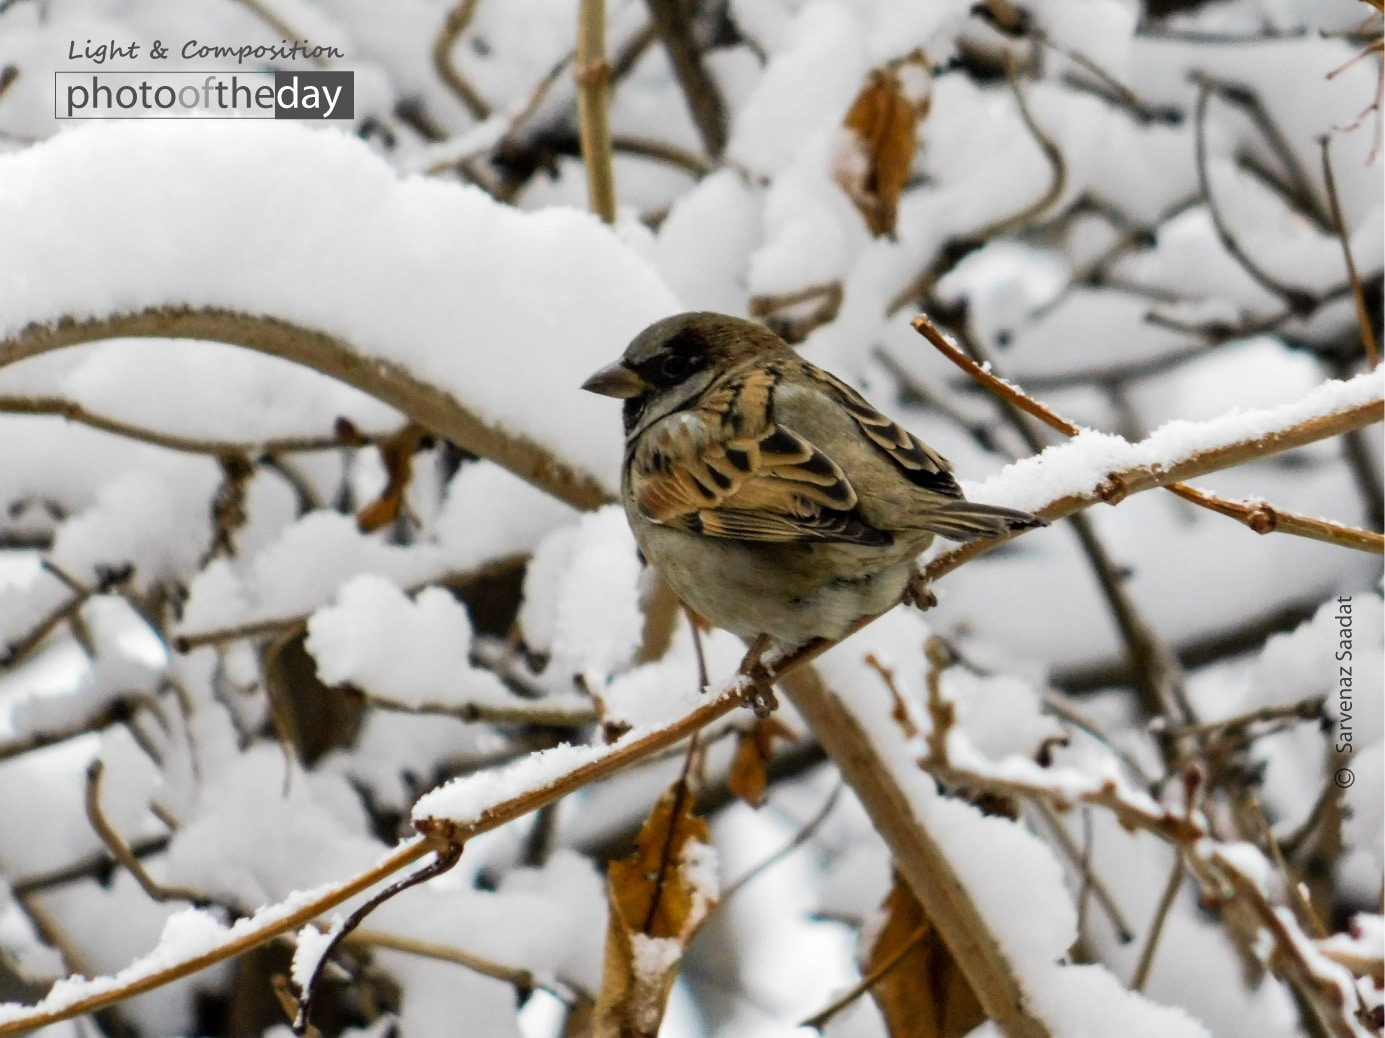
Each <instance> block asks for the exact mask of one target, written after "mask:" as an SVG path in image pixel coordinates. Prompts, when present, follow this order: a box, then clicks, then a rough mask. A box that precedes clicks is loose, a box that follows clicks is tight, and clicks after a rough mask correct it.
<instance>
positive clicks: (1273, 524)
mask: <svg viewBox="0 0 1385 1038" xmlns="http://www.w3.org/2000/svg"><path fill="white" fill-rule="evenodd" d="M913 323H914V328H915V329H916V330H917V331H918V332H919V334H920V335H922V336H923V337H924V338H925V339H927V340H928V341H929V342H930V343H931V344H932V345H933V346H934V347H935V348H936V349H937V350H938V352H939V353H941V354H942V355H943V356H944V357H946V358H947V359H948V360H950V361H952V363H954V364H956V365H957V366H958V367H959V368H961V369H962V370H963V371H965V372H966V373H967V374H968V375H970V376H971V377H972V378H973V379H975V380H976V381H977V382H979V383H981V384H982V385H983V386H985V387H986V388H987V389H989V390H990V391H991V392H992V393H994V394H995V395H996V396H998V397H999V398H1000V399H1001V400H1004V401H1005V402H1006V403H1008V404H1010V405H1012V406H1014V407H1016V408H1018V409H1019V410H1021V411H1023V412H1024V413H1025V414H1027V415H1031V416H1032V417H1034V418H1037V419H1038V420H1039V421H1041V422H1043V423H1044V424H1045V425H1047V426H1048V427H1049V428H1051V429H1056V430H1057V431H1058V432H1061V433H1062V434H1063V435H1065V436H1076V435H1077V434H1078V433H1080V432H1081V431H1082V430H1081V429H1080V428H1079V427H1078V426H1076V425H1074V424H1073V423H1072V422H1069V421H1068V420H1067V419H1066V418H1063V417H1062V416H1061V415H1059V414H1057V413H1056V412H1055V411H1053V410H1052V409H1051V408H1049V407H1048V406H1046V405H1045V404H1042V403H1040V402H1039V401H1037V400H1035V399H1034V398H1033V397H1031V396H1029V395H1028V394H1027V393H1025V392H1023V391H1022V390H1020V389H1018V388H1016V387H1015V386H1013V385H1011V384H1010V383H1009V382H1006V381H1005V380H1004V379H1002V378H999V377H997V376H996V375H995V374H994V373H992V372H991V371H989V370H987V369H986V368H983V367H981V365H979V364H977V363H976V362H975V361H974V360H972V359H971V358H970V357H968V356H967V355H966V354H965V353H963V352H962V351H961V350H959V349H958V348H957V347H956V346H954V345H953V344H952V343H950V342H948V341H947V339H946V337H944V336H943V334H942V333H941V332H940V331H939V330H938V328H937V326H936V325H934V324H933V322H932V321H930V320H929V319H928V318H927V317H926V316H924V315H923V314H920V315H919V316H918V317H915V318H914V322H913ZM1164 489H1166V490H1168V491H1170V492H1171V493H1174V494H1177V495H1178V496H1179V497H1181V498H1183V500H1185V501H1189V502H1191V503H1192V504H1195V505H1198V506H1200V507H1202V508H1206V509H1208V510H1210V511H1213V512H1216V513H1218V514H1219V515H1224V516H1227V517H1228V518H1231V519H1235V520H1236V521H1237V522H1239V523H1241V524H1242V525H1244V526H1247V527H1249V528H1250V529H1252V530H1254V531H1255V532H1256V533H1260V534H1266V533H1274V532H1276V531H1277V532H1279V533H1291V534H1294V535H1295V536H1298V537H1307V538H1310V539H1312V540H1318V541H1326V542H1327V543H1329V544H1337V545H1341V546H1342V547H1344V548H1354V549H1356V550H1357V551H1367V552H1372V553H1374V554H1377V555H1379V554H1385V536H1382V535H1381V534H1378V533H1375V532H1374V531H1371V530H1359V529H1356V528H1355V527H1351V526H1344V525H1342V524H1340V523H1330V522H1327V521H1325V520H1322V519H1310V518H1308V517H1307V516H1301V515H1295V514H1294V513H1292V512H1285V511H1282V510H1280V509H1278V508H1275V507H1274V506H1273V505H1270V504H1268V503H1264V502H1262V503H1257V504H1254V505H1246V504H1241V503H1238V502H1233V501H1226V500H1223V499H1222V498H1219V497H1215V496H1214V495H1212V494H1209V493H1207V492H1206V491H1205V490H1198V489H1197V488H1195V487H1190V486H1188V485H1186V484H1184V483H1171V484H1166V485H1165V487H1164Z"/></svg>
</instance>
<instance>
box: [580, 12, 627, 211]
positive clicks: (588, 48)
mask: <svg viewBox="0 0 1385 1038" xmlns="http://www.w3.org/2000/svg"><path fill="white" fill-rule="evenodd" d="M577 10H578V14H577V64H576V65H575V66H574V68H573V74H574V75H575V76H576V77H577V128H578V135H579V136H580V138H581V141H582V161H583V162H584V163H585V165H586V169H587V197H588V198H589V199H590V202H591V210H592V212H594V213H596V215H597V216H599V217H601V219H603V220H605V221H606V222H607V223H615V222H616V183H615V177H614V175H613V174H612V172H611V113H610V105H611V66H610V65H609V64H608V63H607V61H606V0H580V5H579V7H578V9H577Z"/></svg>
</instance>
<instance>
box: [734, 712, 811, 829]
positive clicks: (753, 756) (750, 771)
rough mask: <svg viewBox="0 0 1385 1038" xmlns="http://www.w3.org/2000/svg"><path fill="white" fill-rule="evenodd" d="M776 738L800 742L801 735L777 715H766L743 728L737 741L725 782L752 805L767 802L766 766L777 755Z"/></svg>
mask: <svg viewBox="0 0 1385 1038" xmlns="http://www.w3.org/2000/svg"><path fill="white" fill-rule="evenodd" d="M776 739H780V740H783V741H784V742H797V741H798V736H796V735H795V734H794V733H793V731H792V730H790V729H789V728H788V727H787V726H786V725H785V724H784V723H783V722H782V721H780V720H779V719H778V718H776V717H765V718H761V719H760V720H757V721H756V722H755V724H754V725H753V726H752V727H751V728H748V729H745V730H744V731H742V732H741V733H740V737H739V739H738V740H737V742H736V755H735V757H734V758H732V761H731V771H730V774H729V775H727V778H726V786H727V788H728V789H730V790H731V792H732V793H734V794H735V795H736V796H738V797H740V798H741V799H742V800H744V801H745V802H746V803H747V804H749V805H750V806H751V807H760V806H762V805H763V804H764V802H765V787H766V786H768V785H769V773H768V772H767V771H766V770H765V769H766V767H767V765H768V764H769V761H770V758H771V757H772V756H773V755H774V741H775V740H776Z"/></svg>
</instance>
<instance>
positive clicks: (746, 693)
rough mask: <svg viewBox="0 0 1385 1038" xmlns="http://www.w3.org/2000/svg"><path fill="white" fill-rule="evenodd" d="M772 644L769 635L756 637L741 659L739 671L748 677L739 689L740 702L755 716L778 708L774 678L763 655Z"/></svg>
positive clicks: (767, 714)
mask: <svg viewBox="0 0 1385 1038" xmlns="http://www.w3.org/2000/svg"><path fill="white" fill-rule="evenodd" d="M771 644H772V642H771V640H770V637H769V635H767V634H762V635H759V636H758V637H756V639H755V641H753V642H752V643H751V645H750V648H749V650H747V652H746V654H745V658H744V659H743V660H741V667H740V672H741V674H742V675H743V676H745V677H747V678H749V679H750V681H749V684H747V685H745V686H744V687H743V688H742V689H741V702H742V703H744V704H745V705H746V706H748V707H750V709H751V710H753V711H755V716H756V717H759V718H762V719H763V718H766V717H768V716H769V715H770V714H772V713H774V711H775V710H777V709H778V708H779V700H778V699H777V698H776V697H775V695H774V679H773V677H772V676H771V675H770V672H769V668H767V667H766V666H765V663H764V655H765V652H766V650H768V649H769V647H770V645H771Z"/></svg>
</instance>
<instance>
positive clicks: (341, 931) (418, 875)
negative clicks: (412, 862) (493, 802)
mask: <svg viewBox="0 0 1385 1038" xmlns="http://www.w3.org/2000/svg"><path fill="white" fill-rule="evenodd" d="M461 857H462V845H461V844H459V843H457V844H452V845H451V846H448V847H443V848H441V849H439V850H438V851H437V854H436V857H435V858H434V859H433V861H431V862H429V863H428V864H427V865H425V866H423V867H422V868H421V869H418V870H417V871H415V872H413V873H411V874H410V875H408V876H405V877H404V878H403V879H401V880H399V881H398V882H395V883H391V884H390V885H389V886H388V887H386V888H385V889H384V890H382V891H380V892H379V893H377V894H374V895H372V896H371V897H370V898H369V899H368V900H367V901H366V902H365V903H364V904H362V905H361V906H360V907H359V908H357V909H356V910H355V911H354V912H352V913H351V914H350V915H349V916H347V917H346V920H345V921H344V922H343V923H342V924H341V926H339V927H336V928H335V929H334V930H333V933H332V936H331V937H330V938H329V939H328V941H327V947H325V948H323V949H322V954H320V955H319V956H318V958H317V962H315V963H314V964H313V971H312V973H311V974H310V975H309V977H308V983H307V984H306V985H305V986H304V989H303V997H302V999H301V1001H300V1002H299V1004H298V1015H297V1016H296V1017H294V1020H293V1033H294V1034H300V1035H301V1034H304V1033H305V1032H306V1031H307V1030H308V1019H309V1017H310V1016H311V1014H312V1009H313V995H314V993H315V990H316V988H317V982H318V979H319V978H320V977H321V976H322V969H323V967H324V966H325V965H326V964H327V960H328V958H330V957H331V954H332V952H334V951H335V950H336V949H337V947H338V946H339V945H340V944H341V942H342V941H343V940H344V939H345V938H346V937H347V936H348V935H350V934H351V932H352V931H353V930H355V929H356V927H358V926H360V925H361V923H362V922H364V921H365V919H366V917H367V916H368V915H370V913H371V912H373V911H375V910H376V909H377V908H379V907H380V906H381V905H383V904H384V903H385V902H386V901H388V900H389V899H390V898H392V897H394V896H395V895H396V894H402V893H403V892H404V891H406V890H408V889H409V888H410V887H416V886H418V885H419V884H420V883H426V882H427V881H428V880H430V879H433V878H434V877H435V876H440V875H442V874H443V873H444V872H446V871H447V870H448V869H450V868H452V866H453V865H456V864H457V862H458V861H460V860H461Z"/></svg>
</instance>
